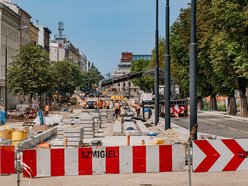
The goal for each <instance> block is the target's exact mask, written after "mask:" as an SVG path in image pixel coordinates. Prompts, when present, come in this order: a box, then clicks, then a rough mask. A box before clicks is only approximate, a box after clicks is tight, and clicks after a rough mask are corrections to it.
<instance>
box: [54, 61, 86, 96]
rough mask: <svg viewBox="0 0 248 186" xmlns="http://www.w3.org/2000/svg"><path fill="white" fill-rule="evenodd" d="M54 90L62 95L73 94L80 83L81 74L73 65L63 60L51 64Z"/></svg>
mask: <svg viewBox="0 0 248 186" xmlns="http://www.w3.org/2000/svg"><path fill="white" fill-rule="evenodd" d="M52 70H53V76H54V90H55V91H57V92H59V93H60V94H62V95H64V94H66V93H70V94H71V93H73V91H74V90H75V89H76V87H77V86H79V85H80V83H81V77H82V73H81V71H80V69H79V66H78V65H76V64H75V63H73V62H71V61H68V60H64V61H58V62H53V63H52Z"/></svg>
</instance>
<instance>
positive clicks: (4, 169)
mask: <svg viewBox="0 0 248 186" xmlns="http://www.w3.org/2000/svg"><path fill="white" fill-rule="evenodd" d="M0 174H15V147H14V146H0Z"/></svg>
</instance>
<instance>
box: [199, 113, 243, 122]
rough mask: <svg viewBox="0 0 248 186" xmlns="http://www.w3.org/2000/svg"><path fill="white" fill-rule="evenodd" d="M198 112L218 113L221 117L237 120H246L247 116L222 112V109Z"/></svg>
mask: <svg viewBox="0 0 248 186" xmlns="http://www.w3.org/2000/svg"><path fill="white" fill-rule="evenodd" d="M200 112H203V113H209V114H215V115H219V116H223V117H227V118H232V119H237V120H245V121H248V118H243V117H240V116H239V115H237V116H232V115H228V114H227V113H226V112H222V111H200Z"/></svg>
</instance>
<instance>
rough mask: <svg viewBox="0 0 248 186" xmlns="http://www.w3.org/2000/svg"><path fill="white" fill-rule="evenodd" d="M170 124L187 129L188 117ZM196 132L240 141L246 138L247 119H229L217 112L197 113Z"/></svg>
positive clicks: (247, 133) (247, 129) (247, 134)
mask: <svg viewBox="0 0 248 186" xmlns="http://www.w3.org/2000/svg"><path fill="white" fill-rule="evenodd" d="M171 122H173V123H175V124H177V125H179V126H181V127H184V128H187V129H189V117H180V118H179V119H176V118H172V119H171ZM197 124H198V132H202V133H207V134H212V135H216V136H222V137H226V138H236V139H242V138H246V139H247V137H248V119H246V118H245V119H242V118H239V117H230V116H228V115H225V114H220V113H217V112H200V113H197Z"/></svg>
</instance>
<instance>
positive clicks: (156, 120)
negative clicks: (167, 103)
mask: <svg viewBox="0 0 248 186" xmlns="http://www.w3.org/2000/svg"><path fill="white" fill-rule="evenodd" d="M155 32H156V34H155V53H156V55H155V56H156V62H155V68H154V75H155V85H154V88H155V125H157V124H158V122H159V67H158V0H156V31H155Z"/></svg>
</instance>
